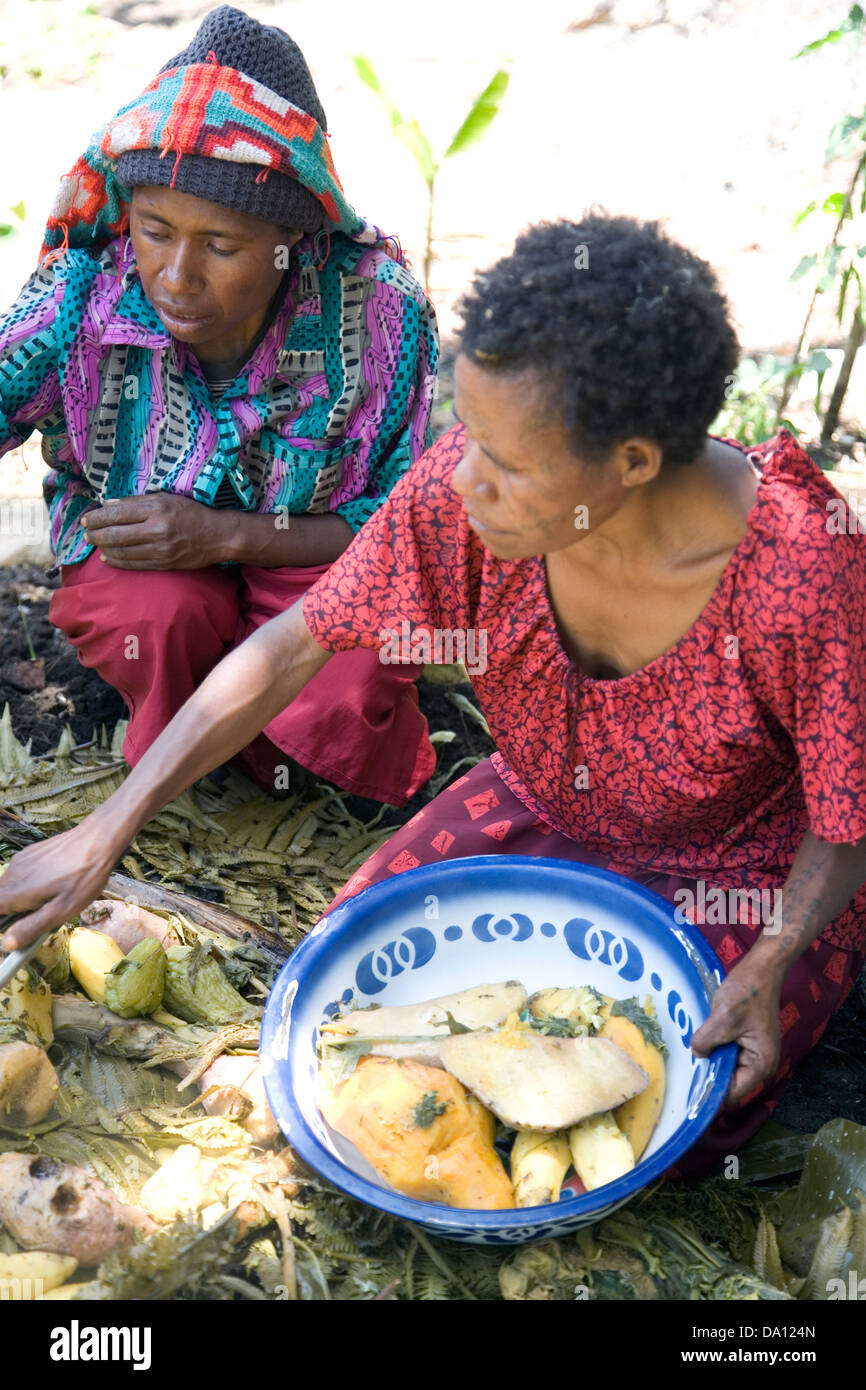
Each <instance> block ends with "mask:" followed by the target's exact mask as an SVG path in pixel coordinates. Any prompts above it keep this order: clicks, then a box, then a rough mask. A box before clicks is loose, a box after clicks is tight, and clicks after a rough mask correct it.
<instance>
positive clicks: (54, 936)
mask: <svg viewBox="0 0 866 1390" xmlns="http://www.w3.org/2000/svg"><path fill="white" fill-rule="evenodd" d="M33 964H34V965H35V966H37V968H38V969H39V970H40V971H41V973H42V977H43V979H44V980H45V981H46V983H47V984H48V985H50V987H51V988H52V989H63V987H64V985H65V984H66V983H67V981H68V979H69V927H67V926H65V925H64V926H62V927H58V928H57V931H53V932H52V933H51V935H50V936H49V937H46V939H45V940H44V941H43V943H42V945H41V946H40V947H39V950H38V951H37V952H36V954H35V956H34V957H33Z"/></svg>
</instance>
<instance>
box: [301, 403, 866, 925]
mask: <svg viewBox="0 0 866 1390" xmlns="http://www.w3.org/2000/svg"><path fill="white" fill-rule="evenodd" d="M726 442H728V443H732V444H735V443H736V441H734V440H729V441H726ZM738 447H740V448H743V446H742V445H739V446H738ZM462 452H463V431H462V428H458V429H453V430H451V431H449V433H448V434H446V435H444V436H443V438H442V439H440V440H439V441H438V442H437V443H436V444H435V445H434V446H433V448H432V449H431V450H430V451H429V452H428V453H427V454H426V455H425V457H424V458H423V459H422V460H421V461H420V462H419V463H418V464H417V465H415V466H414V467H413V468H412V469H411V470H410V471H409V473H408V474H407V476H406V477H405V478H403V479H401V481H400V483H398V485H397V487H396V488H395V489H394V491H393V492H392V494H391V495H390V497H389V498H388V501H387V502H386V504H385V505H384V506H383V507H382V508H380V510H379V511H378V513H377V514H376V516H375V518H374V519H373V520H372V521H371V523H370V525H369V526H368V527H366V528H365V530H364V531H363V533H362V534H361V535H360V536H357V537H356V538H355V540H354V541H353V543H352V544H351V545H350V546H349V548H348V549H347V550H346V551H345V552H344V554H343V555H341V556H340V558H339V559H338V560H337V561H336V562H335V563H334V564H333V565H332V566H331V568H330V569H329V571H328V573H327V575H325V576H324V577H323V578H322V579H320V580H319V581H318V583H317V584H315V585H314V586H313V588H312V589H310V590H309V591H308V593H307V594H306V596H305V597H304V600H303V611H304V615H305V618H306V621H307V624H308V626H309V629H310V631H311V633H312V635H313V636H314V638H315V639H316V641H317V642H319V644H320V645H321V646H323V647H325V648H327V649H329V650H333V651H343V650H347V649H349V648H351V647H353V646H358V645H360V646H365V647H372V648H376V647H378V648H380V649H382V648H383V647H384V646H385V644H386V643H389V644H391V645H392V649H393V650H398V648H397V647H394V646H393V643H394V636H393V634H401V633H402V634H404V635H405V634H407V633H408V632H409V630H411V634H412V636H411V639H410V638H408V637H407V638H406V640H405V641H404V642H403V645H404V647H407V649H410V648H411V645H412V644H413V643H415V642H417V641H419V640H420V639H419V635H418V634H419V633H423V632H426V633H428V635H429V641H428V646H429V647H430V649H431V650H433V651H435V648H436V641H435V638H436V631H437V630H438V631H439V634H440V649H444V647H443V639H442V634H443V633H446V632H447V633H450V634H453V633H454V632H461V633H462V634H463V637H464V641H465V644H466V649H467V650H470V649H471V650H473V651H474V652H475V653H476V655H477V654H478V653H479V652H480V651H482V650H483V649H484V647H485V643H486V653H485V655H486V662H481V661H478V662H476V665H477V668H478V673H477V674H476V675H473V677H472V681H473V685H474V687H475V690H476V691H477V694H478V698H479V701H480V703H481V707H482V709H483V710H484V713H485V715H486V716H487V720H488V722H489V724H490V729H491V732H492V734H493V737H494V740H495V742H496V745H497V750H498V751H497V752H496V753H495V754H494V757H493V765H494V767H495V769H496V771H497V772H498V774H499V775H500V777H502V779H503V780H504V781H505V783H506V784H507V785H508V787H509V788H510V789H511V790H512V791H513V792H514V793H515V794H516V795H517V796H518V797H519V799H520V800H521V801H522V802H523V803H524V805H526V806H528V807H529V808H530V809H531V810H532V811H533V812H534V813H535V814H536V815H538V816H539V817H541V818H542V820H544V821H545V822H546V823H547V824H549V825H551V826H553V827H554V829H556V830H558V831H560V832H562V833H564V834H566V835H568V836H570V837H571V838H573V839H574V840H576V841H577V842H579V843H580V844H581V845H583V846H585V847H586V848H587V849H589V850H591V851H592V852H594V853H596V854H599V855H602V856H605V857H606V860H607V864H608V867H610V868H611V869H613V870H615V871H617V872H619V873H622V874H626V875H627V874H629V873H630V872H632V871H636V870H640V869H650V868H651V869H654V870H656V871H659V872H667V873H674V874H681V875H683V876H685V877H687V878H692V879H703V880H704V881H705V883H706V884H707V885H708V887H709V885H712V886H714V887H717V888H721V889H723V890H727V889H731V888H747V889H749V888H760V889H763V888H768V889H771V888H779V887H781V886H782V885H783V884H784V881H785V879H786V878H787V875H788V871H789V869H790V866H791V863H792V861H793V859H794V856H795V854H796V852H797V849H798V847H799V845H800V842H801V840H802V838H803V836H804V834H805V833H806V831H807V830H808V829H810V828H811V830H812V832H813V833H814V834H815V835H816V836H817V837H819V838H820V839H822V840H827V841H831V842H834V843H853V842H855V841H857V840H858V839H860V838H861V837H862V836H863V835H866V623H864V614H866V537H864V535H863V534H860V533H858V532H857V529H856V527H855V528H853V530H854V533H853V534H852V533H851V531H852V528H850V527H847V528H843V527H840V526H838V525H837V524H836V521H837V520H838V515H839V513H838V507H839V504H840V503H841V505H842V507H843V509H845V510H846V511H847V509H846V508H845V504H844V501H843V500H842V499H841V498H840V495H839V493H837V492H836V490H835V489H834V488H833V487H832V486H831V484H830V483H829V482H828V481H827V480H826V479H825V477H824V475H823V474H822V472H821V470H820V469H819V468H818V467H817V465H816V464H814V463H813V462H812V461H811V459H810V458H809V457H808V455H807V454H805V453H804V452H803V450H802V449H800V448H799V446H798V445H797V444H796V442H795V441H794V439H793V438H792V437H791V435H790V434H789V433H787V431H784V430H782V431H781V432H780V433H779V435H778V436H777V437H776V438H775V439H772V440H769V441H767V442H766V443H765V444H762V445H761V446H760V447H759V448H758V449H756V450H753V451H752V453H751V457H752V460H753V461H754V463H755V464H756V466H757V467H758V469H759V470H760V480H759V484H758V492H757V497H756V500H755V503H754V505H753V507H752V509H751V512H750V514H749V518H748V529H747V532H746V535H745V536H744V537H743V539H742V540H741V542H740V544H739V545H738V546H737V548H736V550H735V551H734V553H733V555H732V556H731V558H730V560H729V562H728V564H727V566H726V568H725V570H724V573H723V575H722V577H721V579H720V580H719V583H718V585H717V587H716V589H715V590H714V592H713V594H712V596H711V597H710V600H709V602H708V604H707V605H706V607H705V609H704V610H703V612H702V613H701V614H700V616H699V617H698V619H697V621H696V622H695V623H694V624H693V625H692V626H691V627H690V628H689V630H688V632H686V633H685V635H684V636H683V637H682V638H680V640H679V641H678V642H676V643H675V644H674V646H673V647H671V648H670V650H669V651H667V652H665V653H664V654H663V655H662V656H659V657H656V658H655V659H654V660H653V661H650V662H648V664H647V665H646V666H644V667H642V668H641V669H640V670H638V671H635V672H633V673H631V674H629V675H625V676H622V677H621V678H618V679H612V680H603V679H595V678H592V677H590V676H588V675H586V674H585V673H584V672H583V671H582V670H581V669H580V668H579V667H578V666H577V665H576V664H575V662H574V661H572V660H571V659H570V658H569V657H568V655H567V654H566V652H565V650H564V649H563V647H562V644H561V642H560V639H559V636H558V632H557V627H556V622H555V619H554V615H553V612H552V610H551V607H550V602H549V599H548V594H547V586H546V574H545V566H544V561H543V558H542V557H534V558H530V559H519V560H499V559H497V558H496V557H495V556H493V555H491V554H490V553H489V552H487V551H486V550H485V549H484V546H483V544H482V542H481V541H480V539H479V538H478V537H477V536H476V535H475V533H474V532H473V531H471V530H470V528H469V525H468V523H467V520H466V514H465V511H464V509H463V505H462V502H461V500H460V498H459V497H458V495H457V494H456V493H455V492H454V491H453V489H452V488H451V486H450V480H451V474H452V473H453V471H454V467H455V465H456V463H457V461H458V460H459V458H460V457H461V455H462ZM855 520H856V519H855ZM404 625H405V626H404ZM431 629H432V632H431ZM482 634H484V640H482ZM732 636H733V637H735V638H736V641H735V642H732V641H731V638H732ZM427 659H429V657H428V658H427ZM445 659H446V660H447V659H448V658H447V657H446V658H445ZM485 664H486V669H484V670H481V667H482V666H484V665H485ZM864 927H866V888H864V889H863V890H861V891H860V893H859V894H858V896H857V897H856V898H855V899H854V902H853V904H852V905H851V906H849V907H848V908H846V909H845V911H844V912H842V913H841V914H840V915H839V916H838V917H837V918H836V919H835V920H834V922H833V923H832V925H831V926H830V927H829V928H827V929H826V930H825V932H824V933H823V935H824V938H825V939H830V940H832V941H833V943H834V944H836V945H841V946H844V947H848V948H854V947H857V948H858V949H863V948H864V947H866V939H864Z"/></svg>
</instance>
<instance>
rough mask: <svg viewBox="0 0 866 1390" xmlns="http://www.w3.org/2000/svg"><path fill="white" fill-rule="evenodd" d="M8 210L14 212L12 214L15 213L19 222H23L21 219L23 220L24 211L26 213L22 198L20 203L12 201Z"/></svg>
mask: <svg viewBox="0 0 866 1390" xmlns="http://www.w3.org/2000/svg"><path fill="white" fill-rule="evenodd" d="M9 211H10V212H14V214H15V216H16V217H17V218H18V220H19V222H23V221H24V217H25V213H26V208H25V205H24V202H23V200H22V201H21V202H20V203H13V205H12V206H11V207H10V209H9Z"/></svg>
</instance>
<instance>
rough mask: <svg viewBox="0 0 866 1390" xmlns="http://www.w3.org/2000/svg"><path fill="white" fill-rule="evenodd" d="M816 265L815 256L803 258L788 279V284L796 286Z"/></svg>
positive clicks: (816, 258) (816, 259)
mask: <svg viewBox="0 0 866 1390" xmlns="http://www.w3.org/2000/svg"><path fill="white" fill-rule="evenodd" d="M817 264H818V257H817V256H804V257H803V259H802V260H801V262H800V264H799V265H798V266H797V268H796V270H795V271H794V272H793V274H792V275H791V276H790V277H789V279H788V284H789V285H796V283H797V281H798V280H802V278H803V276H804V275H808V273H809V271H810V270H812V269H813V268H814V267H815V266H816V265H817Z"/></svg>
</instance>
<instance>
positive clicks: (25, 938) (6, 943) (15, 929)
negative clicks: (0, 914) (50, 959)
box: [0, 898, 75, 951]
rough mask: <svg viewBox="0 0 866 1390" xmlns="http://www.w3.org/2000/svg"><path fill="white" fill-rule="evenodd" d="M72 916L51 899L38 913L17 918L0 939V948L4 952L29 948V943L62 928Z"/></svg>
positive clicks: (67, 910)
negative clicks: (45, 933) (46, 933)
mask: <svg viewBox="0 0 866 1390" xmlns="http://www.w3.org/2000/svg"><path fill="white" fill-rule="evenodd" d="M74 915H75V914H74V913H73V912H70V911H69V909H68V908H67V907H65V906H64V905H63V903H62V902H61V901H59V900H58V899H56V898H52V899H51V901H50V902H47V903H44V904H43V906H42V907H40V908H39V909H38V911H36V912H31V913H28V915H27V916H26V917H19V919H18V921H17V922H15V923H13V925H12V926H11V927H9V928H8V929H7V930H6V931H5V932H4V934H3V936H2V937H0V947H2V949H3V950H4V951H18V950H20V949H21V947H22V946H29V945H30V943H31V941H35V940H36V938H37V937H39V936H42V934H43V933H44V932H49V931H53V930H55V928H57V927H59V926H62V925H63V923H64V922H65V921H66V920H67V918H68V917H72V916H74Z"/></svg>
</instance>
